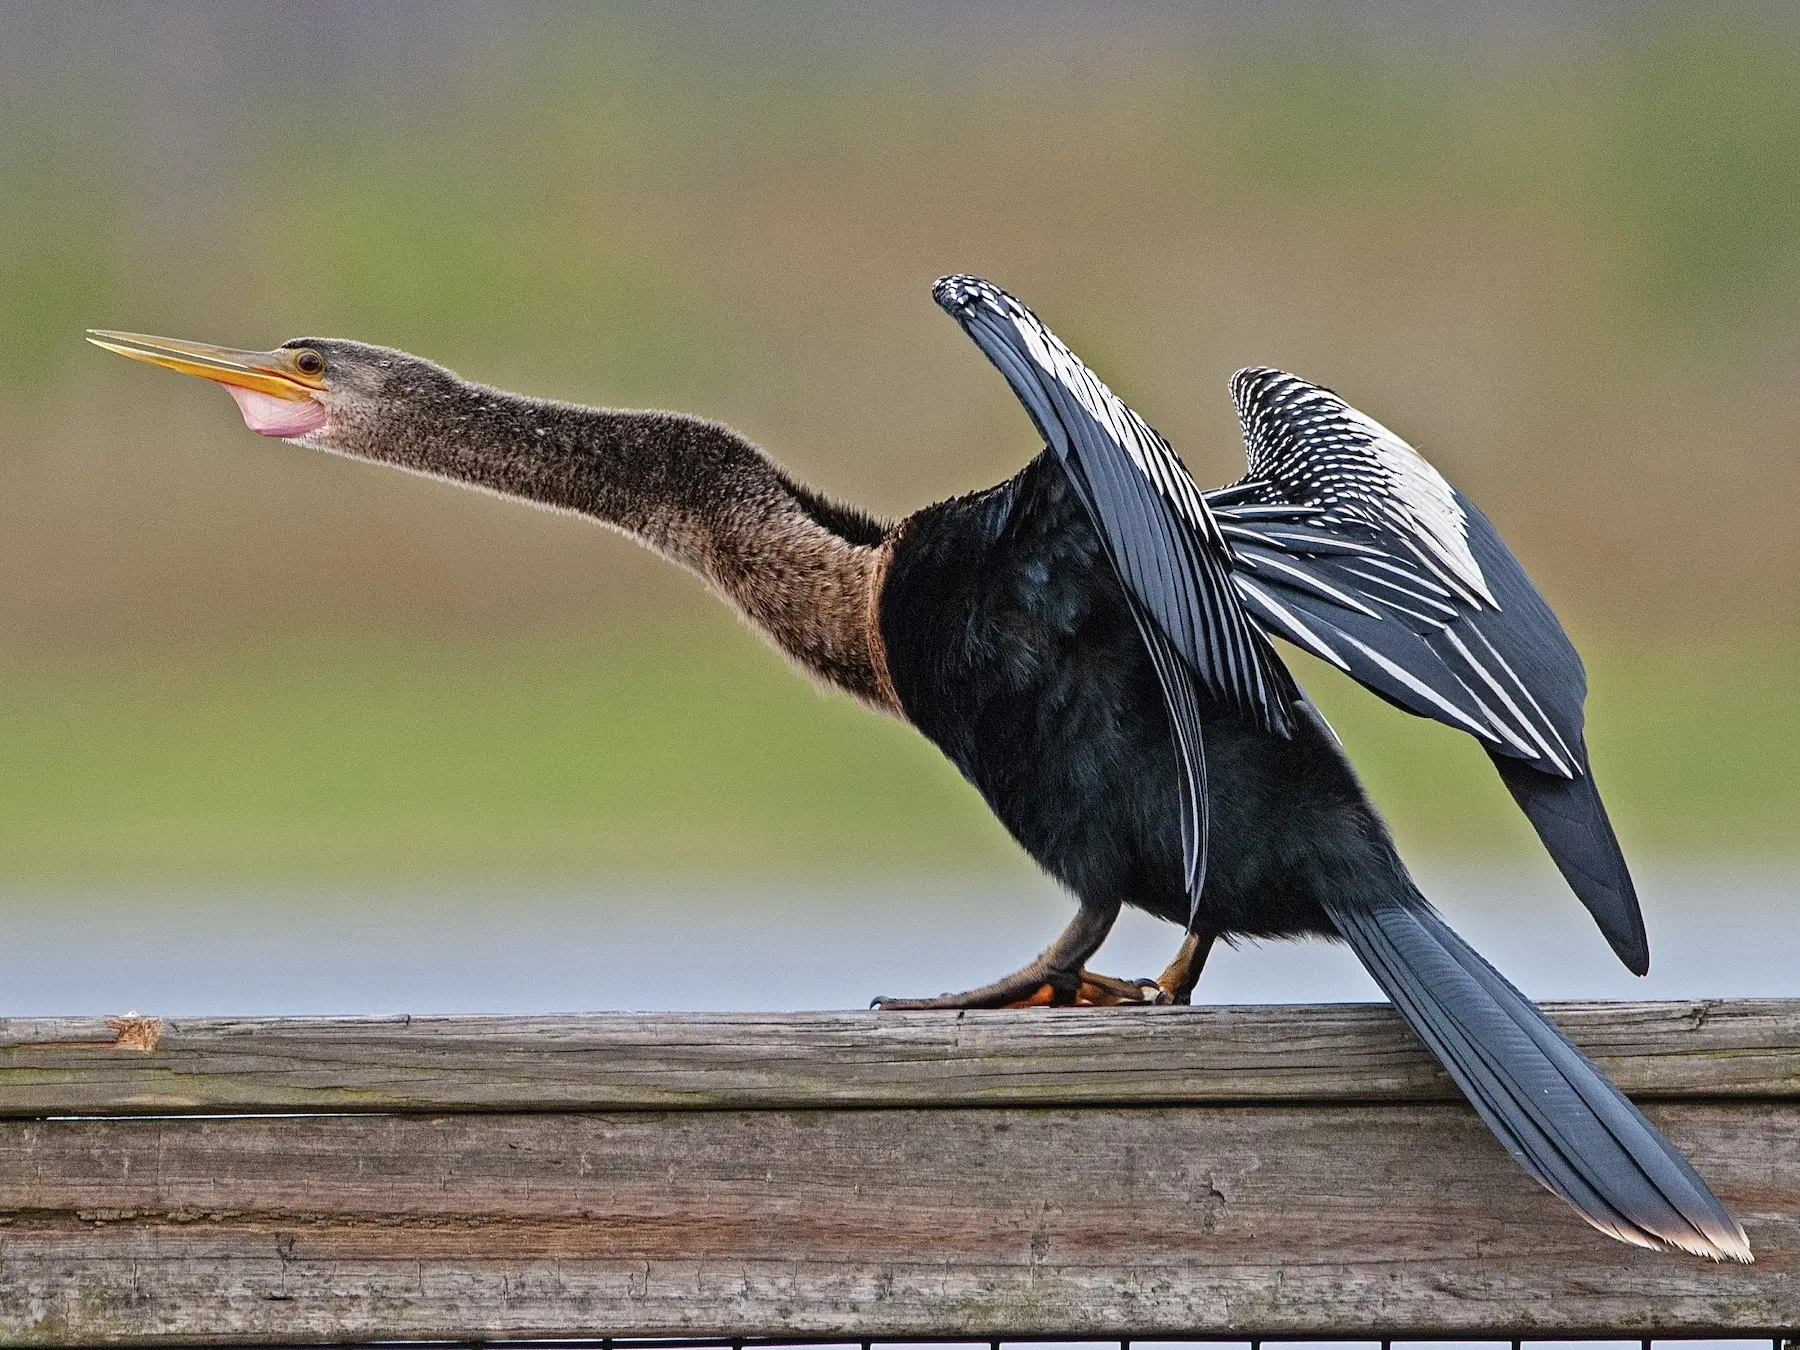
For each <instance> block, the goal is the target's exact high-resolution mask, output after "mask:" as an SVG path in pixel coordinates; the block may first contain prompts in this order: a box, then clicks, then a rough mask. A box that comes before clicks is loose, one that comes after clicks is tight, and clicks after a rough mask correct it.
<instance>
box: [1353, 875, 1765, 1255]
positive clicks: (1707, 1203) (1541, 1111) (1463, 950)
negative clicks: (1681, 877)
mask: <svg viewBox="0 0 1800 1350" xmlns="http://www.w3.org/2000/svg"><path fill="white" fill-rule="evenodd" d="M1327 909H1328V911H1329V912H1330V914H1331V919H1332V922H1333V923H1334V924H1335V925H1336V926H1337V929H1338V931H1339V932H1340V933H1341V934H1343V936H1344V938H1345V940H1346V941H1348V942H1349V944H1350V946H1351V947H1352V948H1353V949H1354V950H1355V952H1356V954H1357V956H1358V957H1360V958H1361V959H1362V963H1363V965H1365V966H1366V967H1368V970H1369V973H1370V974H1371V975H1373V976H1374V977H1375V980H1376V982H1377V983H1378V984H1380V985H1381V987H1382V989H1384V990H1385V991H1386V992H1387V995H1388V997H1389V998H1391V999H1392V1000H1393V1001H1394V1004H1395V1006H1396V1007H1398V1008H1399V1009H1400V1012H1401V1013H1402V1014H1403V1015H1404V1016H1405V1018H1406V1020H1407V1022H1408V1023H1409V1024H1410V1025H1411V1026H1412V1029H1413V1030H1414V1031H1415V1032H1417V1033H1418V1035H1419V1038H1420V1039H1421V1040H1423V1041H1424V1042H1425V1044H1426V1045H1428V1046H1429V1047H1430V1048H1431V1051H1432V1053H1433V1054H1435V1055H1436V1056H1437V1057H1438V1060H1439V1061H1440V1062H1441V1063H1442V1064H1443V1066H1444V1067H1445V1068H1446V1069H1447V1070H1449V1072H1450V1076H1451V1077H1452V1078H1454V1079H1455V1080H1456V1083H1457V1086H1458V1087H1460V1088H1461V1089H1462V1090H1463V1092H1464V1094H1465V1095H1466V1096H1467V1097H1468V1099H1469V1100H1470V1101H1471V1102H1472V1103H1473V1104H1474V1106H1475V1109H1476V1110H1477V1111H1478V1112H1480V1114H1481V1118H1482V1119H1483V1120H1485V1121H1486V1122H1487V1125H1488V1128H1489V1129H1491V1130H1492V1131H1493V1132H1494V1133H1495V1134H1496V1135H1497V1136H1498V1137H1499V1139H1500V1142H1501V1143H1503V1144H1505V1145H1506V1148H1507V1151H1508V1152H1510V1153H1511V1154H1512V1155H1513V1157H1514V1158H1516V1159H1517V1160H1518V1161H1519V1163H1520V1165H1521V1166H1523V1167H1524V1168H1525V1170H1526V1171H1528V1172H1530V1173H1531V1174H1532V1175H1533V1176H1535V1177H1536V1178H1537V1179H1538V1180H1539V1181H1541V1182H1543V1183H1544V1185H1545V1186H1547V1187H1549V1188H1550V1189H1551V1190H1552V1191H1555V1192H1556V1194H1558V1195H1560V1196H1562V1198H1563V1199H1565V1200H1567V1201H1568V1202H1569V1203H1570V1204H1571V1205H1573V1206H1574V1207H1575V1208H1576V1210H1578V1211H1579V1212H1580V1214H1581V1216H1582V1217H1583V1218H1584V1219H1586V1220H1587V1221H1588V1222H1589V1223H1591V1224H1593V1225H1594V1227H1596V1228H1598V1229H1599V1230H1600V1231H1601V1232H1603V1233H1607V1234H1610V1235H1611V1236H1613V1237H1616V1238H1618V1239H1620V1240H1621V1241H1624V1242H1630V1243H1634V1244H1636V1245H1637V1246H1640V1247H1651V1248H1655V1249H1658V1250H1666V1249H1668V1248H1670V1247H1676V1248H1679V1249H1681V1250H1682V1251H1685V1252H1692V1253H1693V1254H1695V1255H1696V1256H1710V1257H1712V1258H1713V1259H1714V1260H1723V1259H1725V1258H1726V1257H1730V1258H1732V1259H1733V1260H1737V1261H1746V1262H1747V1261H1749V1260H1751V1259H1752V1258H1751V1255H1750V1243H1749V1240H1748V1239H1747V1238H1746V1237H1745V1236H1744V1230H1743V1229H1742V1228H1741V1227H1740V1226H1739V1225H1738V1222H1737V1220H1736V1219H1734V1218H1732V1217H1731V1214H1730V1213H1729V1212H1728V1211H1727V1210H1726V1208H1725V1206H1724V1205H1722V1204H1720V1203H1719V1201H1718V1199H1717V1197H1715V1196H1714V1195H1713V1193H1712V1192H1711V1191H1710V1190H1708V1189H1707V1188H1706V1183H1705V1182H1704V1181H1702V1180H1700V1177H1699V1175H1698V1174H1697V1173H1696V1172H1695V1171H1694V1169H1693V1168H1692V1167H1691V1166H1689V1165H1688V1161H1687V1159H1685V1158H1683V1157H1682V1156H1681V1155H1680V1154H1679V1153H1677V1152H1676V1151H1675V1149H1674V1147H1673V1146H1672V1145H1671V1144H1670V1143H1669V1141H1668V1140H1666V1139H1664V1138H1663V1137H1662V1135H1661V1134H1659V1133H1657V1130H1656V1127H1655V1126H1653V1125H1652V1124H1651V1123H1650V1122H1649V1121H1647V1120H1645V1119H1644V1117H1643V1114H1642V1113H1641V1112H1639V1110H1638V1109H1637V1108H1636V1107H1635V1106H1633V1105H1632V1104H1631V1103H1630V1102H1629V1101H1628V1100H1626V1098H1625V1095H1624V1094H1623V1093H1622V1092H1620V1091H1619V1090H1618V1089H1617V1088H1616V1087H1614V1086H1613V1085H1612V1084H1611V1083H1609V1082H1608V1081H1607V1080H1606V1079H1605V1078H1604V1077H1603V1076H1602V1075H1601V1073H1600V1071H1599V1070H1598V1069H1596V1068H1595V1067H1594V1066H1593V1065H1592V1064H1591V1063H1589V1062H1588V1060H1587V1058H1586V1057H1585V1056H1584V1055H1583V1054H1582V1053H1581V1052H1580V1051H1579V1050H1577V1049H1576V1048H1575V1047H1574V1046H1573V1045H1571V1044H1570V1043H1569V1040H1568V1038H1567V1037H1565V1036H1564V1035H1563V1034H1562V1033H1561V1032H1560V1031H1558V1030H1557V1029H1556V1028H1555V1027H1554V1026H1552V1025H1551V1024H1550V1022H1549V1020H1548V1019H1547V1018H1545V1016H1544V1015H1543V1013H1541V1012H1539V1011H1538V1009H1537V1006H1536V1005H1535V1004H1534V1003H1532V1002H1531V1000H1530V999H1528V998H1526V997H1525V995H1523V994H1521V993H1520V992H1519V991H1518V990H1517V989H1515V988H1513V986H1512V985H1511V984H1509V983H1507V981H1506V980H1505V979H1504V978H1502V976H1501V975H1500V973H1499V972H1498V971H1496V970H1495V969H1494V968H1493V967H1492V966H1490V965H1489V964H1488V963H1487V962H1486V961H1484V960H1482V959H1481V957H1480V956H1479V955H1478V954H1477V953H1476V952H1475V951H1474V949H1473V948H1471V947H1470V946H1469V944H1468V943H1466V942H1464V941H1463V940H1462V939H1461V938H1459V937H1458V936H1457V935H1456V934H1455V933H1454V932H1452V931H1451V929H1450V927H1449V925H1448V924H1446V923H1445V922H1444V921H1443V920H1442V919H1441V918H1439V917H1438V916H1437V914H1436V912H1435V911H1433V910H1432V908H1431V906H1430V905H1429V904H1428V903H1427V902H1426V900H1425V898H1424V897H1423V896H1421V895H1420V894H1419V893H1418V891H1417V890H1415V889H1413V888H1412V886H1411V883H1410V882H1408V883H1406V891H1405V894H1403V895H1402V896H1401V897H1400V898H1395V899H1389V900H1384V901H1379V902H1377V903H1375V904H1373V905H1370V904H1369V903H1367V902H1366V901H1363V902H1360V903H1340V904H1330V905H1327Z"/></svg>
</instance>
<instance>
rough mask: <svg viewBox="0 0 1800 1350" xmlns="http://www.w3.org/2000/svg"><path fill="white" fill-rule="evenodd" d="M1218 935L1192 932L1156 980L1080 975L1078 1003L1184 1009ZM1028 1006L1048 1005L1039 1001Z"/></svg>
mask: <svg viewBox="0 0 1800 1350" xmlns="http://www.w3.org/2000/svg"><path fill="white" fill-rule="evenodd" d="M1216 936H1217V935H1216V934H1215V933H1213V932H1212V931H1211V930H1210V929H1205V928H1201V929H1192V930H1190V931H1189V932H1188V935H1187V937H1186V939H1185V940H1183V942H1182V944H1181V950H1180V951H1178V952H1176V953H1175V959H1174V960H1173V961H1171V962H1169V964H1168V968H1167V969H1165V970H1164V971H1163V973H1162V974H1161V975H1158V976H1157V977H1156V978H1155V979H1154V980H1119V979H1114V978H1113V977H1112V976H1111V975H1098V974H1095V973H1094V972H1093V971H1091V970H1085V969H1084V970H1083V971H1082V972H1081V983H1080V985H1079V986H1077V988H1076V990H1075V1003H1076V1005H1077V1006H1079V1007H1083V1008H1112V1007H1117V1006H1118V1005H1119V1004H1122V1003H1126V1004H1130V1003H1157V1004H1167V1003H1179V1004H1181V1005H1183V1006H1185V1005H1186V1004H1187V1003H1188V1002H1189V1000H1190V999H1191V998H1192V996H1193V993H1194V986H1195V985H1196V984H1198V983H1199V982H1200V971H1201V970H1202V969H1203V968H1204V967H1205V965H1206V957H1207V953H1209V952H1210V951H1212V945H1213V941H1214V939H1215V937H1216ZM1028 1002H1040V1003H1041V1002H1048V1000H1047V999H1043V998H1039V999H1035V1000H1029V1001H1028Z"/></svg>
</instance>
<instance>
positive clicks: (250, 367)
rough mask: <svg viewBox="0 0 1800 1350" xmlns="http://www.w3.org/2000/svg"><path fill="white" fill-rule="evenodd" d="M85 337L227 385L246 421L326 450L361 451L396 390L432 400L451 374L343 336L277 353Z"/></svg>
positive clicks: (265, 432) (104, 333)
mask: <svg viewBox="0 0 1800 1350" xmlns="http://www.w3.org/2000/svg"><path fill="white" fill-rule="evenodd" d="M88 341H89V342H91V343H93V344H94V345H95V346H97V347H104V348H105V349H106V350H107V351H109V352H117V353H118V354H119V355H120V356H129V357H131V358H132V359H133V360H136V361H148V362H149V363H150V364H151V365H157V366H165V367H167V368H168V369H170V370H178V371H180V372H181V373H182V374H184V375H198V376H200V377H201V378H202V379H207V380H214V381H217V382H218V383H219V384H222V385H224V386H225V388H226V389H227V390H228V391H229V392H230V394H231V396H232V398H234V399H236V400H237V405H238V410H239V411H240V412H242V413H243V415H244V424H245V425H246V426H248V427H249V428H250V430H252V431H254V432H256V433H257V434H258V435H260V436H279V437H281V438H282V439H284V440H291V441H299V442H301V443H303V444H305V445H309V446H313V447H315V448H317V449H321V450H336V451H338V452H340V453H344V454H356V453H358V452H359V448H360V447H361V446H364V445H366V444H367V443H368V440H369V438H370V436H371V434H372V433H374V432H375V431H376V429H377V427H378V426H379V423H380V419H381V415H382V412H383V410H384V409H385V408H387V407H388V406H390V405H391V404H392V402H393V395H394V394H396V393H401V392H404V393H406V394H410V395H412V396H414V397H415V398H421V397H422V398H429V397H430V395H431V392H432V391H433V390H434V389H435V388H436V387H438V386H440V385H442V384H444V383H445V382H453V381H454V377H453V376H451V375H450V373H449V372H448V371H446V370H444V369H443V368H442V367H439V366H436V365H433V364H432V363H431V362H429V361H425V360H421V359H420V358H419V357H416V356H409V355H407V354H406V353H405V352H398V351H394V350H392V349H390V348H387V347H375V346H371V345H370V344H368V343H366V342H350V341H347V340H346V339H343V338H295V339H294V340H293V341H291V342H284V343H282V344H281V346H279V347H277V348H275V349H274V350H273V351H267V352H253V351H239V350H237V349H236V348H233V347H214V346H212V345H211V344H209V343H205V342H184V341H181V340H179V339H176V338H163V337H148V336H146V335H144V334H142V333H115V332H110V331H108V330H105V329H99V328H96V329H90V330H89V333H88Z"/></svg>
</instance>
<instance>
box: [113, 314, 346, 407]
mask: <svg viewBox="0 0 1800 1350" xmlns="http://www.w3.org/2000/svg"><path fill="white" fill-rule="evenodd" d="M88 341H89V342H91V343H93V344H94V345H95V346H96V347H104V348H105V349H106V350H107V351H109V352H117V353H118V354H119V355H120V356H129V357H130V358H131V359H132V360H134V361H148V362H149V363H150V364H151V365H153V366H166V367H168V368H169V369H170V370H179V371H180V372H181V373H182V374H183V375H198V376H199V377H200V378H201V379H203V380H217V381H218V382H219V383H220V384H229V385H235V386H236V387H237V388H239V389H254V390H255V391H256V392H257V393H259V394H269V395H272V396H273V397H275V398H285V399H291V400H293V401H295V402H299V401H300V400H302V399H308V398H311V397H312V395H313V393H314V392H315V391H317V390H320V389H323V388H324V387H325V381H324V379H323V378H321V377H320V376H318V375H308V374H305V373H304V372H302V371H301V370H300V369H299V368H298V367H297V366H296V365H295V364H294V358H295V356H296V355H297V354H298V353H296V352H293V351H290V350H288V349H287V348H285V347H277V348H276V349H275V350H274V351H272V352H244V351H238V350H237V349H236V348H234V347H214V346H211V345H210V344H208V343H205V342H183V341H181V340H180V339H178V338H165V337H149V336H147V335H145V334H143V333H114V332H110V331H108V330H107V329H104V328H90V329H88Z"/></svg>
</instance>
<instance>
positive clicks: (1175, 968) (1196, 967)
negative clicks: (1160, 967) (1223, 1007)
mask: <svg viewBox="0 0 1800 1350" xmlns="http://www.w3.org/2000/svg"><path fill="white" fill-rule="evenodd" d="M1218 936H1219V935H1218V934H1217V933H1215V932H1213V931H1212V930H1211V929H1210V928H1193V929H1189V930H1188V935H1187V937H1186V938H1184V939H1183V940H1182V943H1181V950H1180V951H1178V952H1176V953H1175V959H1174V960H1173V961H1171V962H1169V965H1168V968H1167V969H1166V970H1164V971H1163V973H1162V974H1161V975H1158V976H1157V977H1156V987H1157V988H1158V989H1160V990H1161V991H1162V994H1163V998H1164V1000H1165V1001H1167V1002H1169V1003H1179V1004H1181V1005H1182V1006H1183V1007H1185V1006H1186V1005H1187V1004H1188V1003H1189V1002H1190V1001H1191V1000H1192V999H1193V996H1194V986H1195V985H1197V984H1199V983H1200V972H1201V971H1202V970H1204V969H1205V968H1206V958H1207V956H1208V955H1209V954H1210V953H1211V951H1212V948H1213V943H1214V942H1215V941H1216V940H1217V939H1218Z"/></svg>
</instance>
